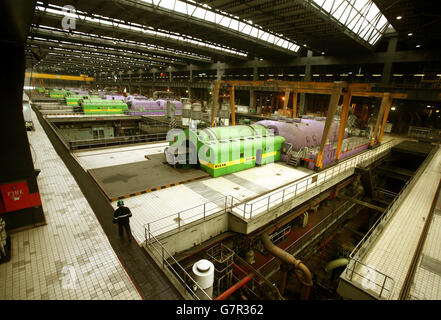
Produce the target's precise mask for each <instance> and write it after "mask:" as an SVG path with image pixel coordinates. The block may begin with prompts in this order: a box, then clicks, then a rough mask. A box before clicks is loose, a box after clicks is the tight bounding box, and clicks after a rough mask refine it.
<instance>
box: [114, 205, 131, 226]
mask: <svg viewBox="0 0 441 320" xmlns="http://www.w3.org/2000/svg"><path fill="white" fill-rule="evenodd" d="M131 216H132V212H130V209H129V208H127V207H124V206H121V207H118V209H116V210H115V213H114V214H113V223H116V222H118V223H119V224H128V223H129V218H130V217H131Z"/></svg>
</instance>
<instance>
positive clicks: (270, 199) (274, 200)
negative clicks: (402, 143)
mask: <svg viewBox="0 0 441 320" xmlns="http://www.w3.org/2000/svg"><path fill="white" fill-rule="evenodd" d="M396 143H397V141H395V140H391V141H388V142H386V143H384V144H382V145H380V146H379V147H377V148H375V149H373V150H369V151H367V152H364V153H362V154H360V155H357V156H354V157H352V158H349V159H347V160H344V161H342V162H340V163H339V164H337V165H335V166H332V167H331V168H329V169H326V170H324V171H322V172H319V173H316V174H313V175H309V176H307V177H305V178H302V179H300V180H298V181H296V182H294V183H291V184H289V185H288V186H286V187H284V188H282V189H279V190H276V191H275V192H272V193H270V194H269V195H267V196H264V197H260V198H257V199H255V200H251V201H246V202H242V203H240V204H238V205H235V206H234V207H233V208H232V210H233V212H234V213H236V214H239V215H240V216H242V217H243V218H244V219H252V218H253V217H255V216H256V215H258V214H260V213H264V212H268V211H269V210H270V209H271V208H274V207H276V206H280V205H282V204H283V203H285V202H287V201H291V200H292V199H293V198H295V197H297V196H299V195H301V194H304V193H306V192H307V191H309V190H311V189H313V188H316V187H320V186H323V184H324V183H325V182H327V181H329V180H331V179H333V178H335V177H336V176H338V175H343V174H345V173H348V172H349V170H352V169H354V168H355V167H356V166H357V165H360V164H361V165H363V166H366V165H367V164H368V163H372V162H374V161H376V160H378V159H379V158H381V157H383V156H384V154H383V153H384V152H386V151H388V150H389V149H390V148H391V147H393V146H394V145H395V144H396ZM320 192H321V190H320Z"/></svg>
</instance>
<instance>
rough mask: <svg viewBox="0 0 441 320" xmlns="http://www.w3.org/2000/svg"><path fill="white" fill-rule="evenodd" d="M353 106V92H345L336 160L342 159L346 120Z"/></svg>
mask: <svg viewBox="0 0 441 320" xmlns="http://www.w3.org/2000/svg"><path fill="white" fill-rule="evenodd" d="M350 104H351V90H350V89H349V90H348V91H346V92H345V94H344V96H343V106H342V109H341V115H340V127H339V130H338V140H337V150H336V159H337V160H339V159H340V154H341V146H342V144H343V138H344V136H345V128H346V120H347V119H348V113H349V105H350Z"/></svg>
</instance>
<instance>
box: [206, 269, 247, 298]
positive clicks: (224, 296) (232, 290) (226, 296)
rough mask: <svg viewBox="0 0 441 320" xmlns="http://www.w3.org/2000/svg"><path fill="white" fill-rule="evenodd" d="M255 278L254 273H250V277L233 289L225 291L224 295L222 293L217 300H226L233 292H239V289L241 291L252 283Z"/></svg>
mask: <svg viewBox="0 0 441 320" xmlns="http://www.w3.org/2000/svg"><path fill="white" fill-rule="evenodd" d="M253 277H254V273H250V274H249V275H247V276H246V277H245V278H243V279H242V280H240V281H239V282H237V283H236V284H235V285H233V286H232V287H230V288H229V289H227V290H226V291H224V292H223V293H221V294H220V295H219V296H218V297H217V298H216V299H215V300H225V299H226V298H228V297H229V296H230V295H231V294H232V293H233V292H235V291H237V290H238V289H240V288H241V287H243V286H244V285H245V284H246V283H247V282H248V281H250V280H251V279H253Z"/></svg>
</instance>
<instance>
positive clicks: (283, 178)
mask: <svg viewBox="0 0 441 320" xmlns="http://www.w3.org/2000/svg"><path fill="white" fill-rule="evenodd" d="M309 172H310V171H309V170H304V169H296V168H293V167H288V166H285V165H282V164H278V163H271V164H268V165H265V166H262V167H256V168H251V169H248V170H245V171H241V172H237V173H233V174H231V175H237V176H239V177H240V178H242V179H243V180H244V181H245V182H246V183H250V184H254V185H258V186H261V187H266V188H275V187H278V186H281V185H283V184H285V183H286V182H287V181H289V180H290V179H291V181H292V180H295V179H296V178H298V177H303V176H306V175H308V173H309ZM276 173H279V174H280V176H277V179H274V177H276V176H275V174H276ZM226 177H227V176H223V177H217V178H209V179H206V180H201V181H193V182H190V183H186V184H181V185H177V186H174V187H170V188H167V189H162V190H158V191H154V192H150V193H146V194H142V195H139V196H135V197H131V198H127V199H124V202H125V204H126V206H127V207H129V208H130V210H131V211H132V213H133V216H132V219H131V220H130V225H131V228H132V230H133V234H134V236H135V238H136V240H137V241H138V242H143V241H144V240H145V230H144V226H145V225H146V224H147V223H151V222H154V223H152V224H151V225H150V228H151V229H150V230H151V232H153V233H154V234H155V235H157V234H160V233H163V232H166V231H169V230H172V229H174V228H177V227H178V223H177V222H176V220H174V219H176V218H177V215H176V214H177V213H178V212H182V211H185V212H184V213H182V214H181V219H183V221H181V223H189V222H191V221H194V220H196V219H200V218H202V217H203V207H202V206H201V205H203V204H204V203H207V204H206V208H205V209H206V214H207V215H209V214H213V213H216V212H218V211H219V210H221V209H223V208H224V206H223V204H222V203H220V202H219V201H215V200H219V199H220V198H221V197H224V196H229V195H231V196H233V197H235V198H236V199H239V200H246V199H250V198H253V197H255V196H258V193H256V192H255V191H254V190H252V189H250V187H248V188H247V187H246V186H243V185H239V184H237V183H234V182H232V181H230V180H228V179H227V178H226ZM190 184H191V185H190ZM190 187H191V188H190ZM197 189H200V190H205V189H209V190H211V191H212V192H211V195H212V196H213V198H211V197H208V196H207V194H206V193H204V192H203V191H201V192H199V193H198V192H196V191H194V190H197ZM211 201H215V202H211ZM112 205H113V206H114V207H116V201H114V202H113V203H112ZM195 207H196V208H195ZM192 208H194V209H192ZM159 219H160V221H157V220H159Z"/></svg>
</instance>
